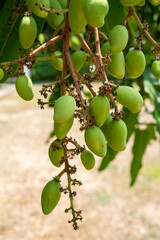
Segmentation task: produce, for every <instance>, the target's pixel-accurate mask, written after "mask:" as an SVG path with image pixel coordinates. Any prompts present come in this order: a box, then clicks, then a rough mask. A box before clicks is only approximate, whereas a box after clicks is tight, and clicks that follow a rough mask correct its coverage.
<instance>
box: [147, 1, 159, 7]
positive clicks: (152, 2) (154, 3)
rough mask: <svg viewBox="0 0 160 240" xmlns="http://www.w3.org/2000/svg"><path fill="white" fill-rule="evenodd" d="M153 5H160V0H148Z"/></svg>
mask: <svg viewBox="0 0 160 240" xmlns="http://www.w3.org/2000/svg"><path fill="white" fill-rule="evenodd" d="M148 1H149V2H150V3H151V4H152V5H153V6H158V5H160V0H148Z"/></svg>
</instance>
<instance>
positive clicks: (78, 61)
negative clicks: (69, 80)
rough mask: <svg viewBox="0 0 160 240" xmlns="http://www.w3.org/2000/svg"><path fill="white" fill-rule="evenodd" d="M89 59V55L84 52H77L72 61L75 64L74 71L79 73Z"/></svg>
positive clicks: (72, 56)
mask: <svg viewBox="0 0 160 240" xmlns="http://www.w3.org/2000/svg"><path fill="white" fill-rule="evenodd" d="M86 59H87V54H86V53H85V52H84V51H75V52H74V53H73V54H72V55H71V60H72V63H73V67H74V69H75V70H76V71H77V72H79V71H80V70H81V68H82V67H83V65H84V64H85V62H86Z"/></svg>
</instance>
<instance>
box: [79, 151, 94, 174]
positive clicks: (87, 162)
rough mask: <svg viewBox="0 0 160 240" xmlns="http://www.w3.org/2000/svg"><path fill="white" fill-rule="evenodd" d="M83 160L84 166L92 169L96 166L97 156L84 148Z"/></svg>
mask: <svg viewBox="0 0 160 240" xmlns="http://www.w3.org/2000/svg"><path fill="white" fill-rule="evenodd" d="M81 161H82V164H83V166H84V167H85V169H87V170H91V169H92V168H94V166H95V158H94V156H93V154H92V153H91V152H90V151H88V150H84V151H83V152H82V153H81Z"/></svg>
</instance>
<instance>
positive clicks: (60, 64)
mask: <svg viewBox="0 0 160 240" xmlns="http://www.w3.org/2000/svg"><path fill="white" fill-rule="evenodd" d="M57 56H62V53H61V52H60V51H55V52H54V53H53V54H52V57H57ZM51 62H52V65H53V67H54V68H55V69H56V70H58V71H63V59H62V58H61V57H59V58H55V59H53V60H52V61H51Z"/></svg>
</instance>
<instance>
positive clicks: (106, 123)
mask: <svg viewBox="0 0 160 240" xmlns="http://www.w3.org/2000/svg"><path fill="white" fill-rule="evenodd" d="M111 121H112V116H111V114H110V113H109V114H108V117H107V119H106V121H105V122H104V124H103V125H102V127H101V128H100V129H101V131H102V132H103V134H104V136H105V138H106V141H107V135H106V131H107V127H108V124H109V123H110V122H111Z"/></svg>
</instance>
